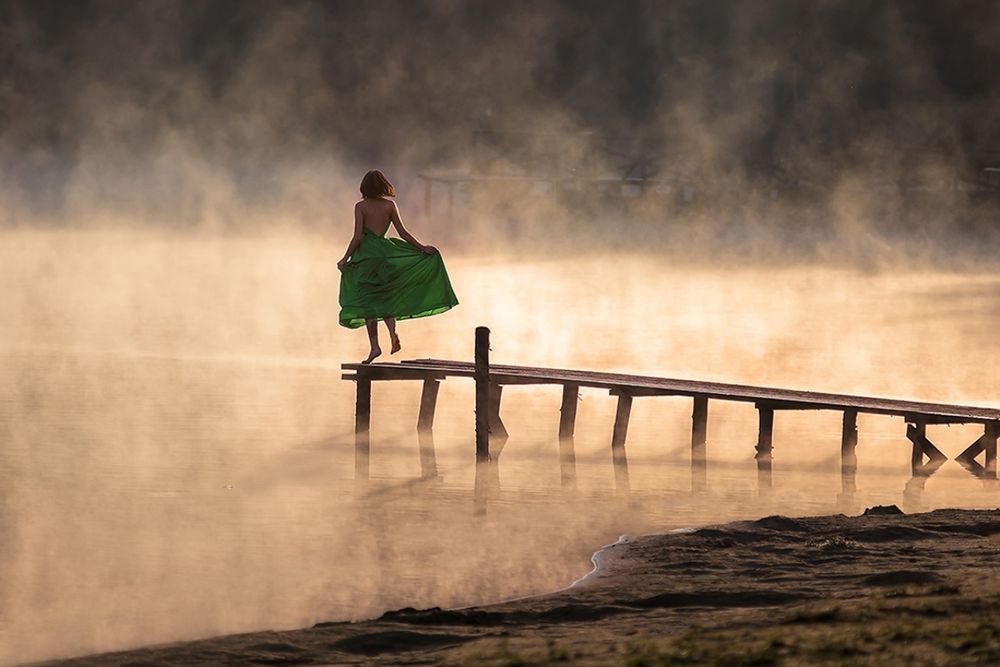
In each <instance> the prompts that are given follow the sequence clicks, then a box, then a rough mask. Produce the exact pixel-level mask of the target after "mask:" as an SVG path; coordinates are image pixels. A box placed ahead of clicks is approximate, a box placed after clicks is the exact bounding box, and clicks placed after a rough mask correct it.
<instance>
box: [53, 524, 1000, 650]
mask: <svg viewBox="0 0 1000 667" xmlns="http://www.w3.org/2000/svg"><path fill="white" fill-rule="evenodd" d="M998 556H1000V510H954V509H946V510H936V511H932V512H927V513H922V514H913V515H904V514H902V513H901V512H899V510H898V509H896V508H895V507H885V508H876V509H869V510H866V513H865V514H862V515H860V516H845V515H842V514H840V515H830V516H819V517H811V518H791V517H785V516H770V517H765V518H762V519H759V520H755V521H741V522H734V523H729V524H724V525H718V526H708V527H703V528H699V529H693V530H684V531H674V532H671V533H667V534H661V535H648V536H637V537H629V536H623V538H622V539H621V540H619V542H618V543H616V544H614V545H611V546H609V547H607V548H605V549H604V550H602V551H601V552H599V553H598V554H596V555H595V561H596V562H597V563H598V564H599V566H598V567H597V568H595V571H594V572H593V573H591V574H590V575H589V576H587V577H585V578H584V579H583V580H582V581H580V582H578V583H577V584H575V585H573V586H571V587H570V588H568V589H566V590H563V591H560V592H557V593H554V594H550V595H544V596H538V597H532V598H526V599H521V600H515V601H511V602H506V603H502V604H495V605H487V606H481V607H470V608H463V609H454V610H446V609H440V608H432V609H411V608H407V609H400V610H396V611H391V612H388V613H385V614H383V615H382V616H381V617H379V618H377V619H373V620H369V621H363V622H356V623H319V624H317V625H315V626H314V627H311V628H306V629H302V630H295V631H290V632H260V633H252V634H244V635H235V636H227V637H219V638H215V639H207V640H203V641H197V642H191V643H183V644H173V645H168V646H159V647H151V648H146V649H141V650H135V651H128V652H121V653H109V654H104V655H98V656H91V657H84V658H79V659H76V660H71V661H66V662H62V663H59V664H65V665H77V666H81V667H82V666H94V667H103V666H107V665H193V664H199V665H226V664H261V665H263V664H271V665H320V664H402V665H416V664H443V665H461V664H486V665H533V664H539V665H544V664H582V665H605V664H623V665H624V664H628V665H687V664H711V665H772V664H773V665H799V664H802V665H805V664H858V665H885V664H911V665H965V664H969V665H972V664H996V663H997V661H998V660H1000V617H998V616H997V614H996V610H997V608H998V604H1000V574H998V573H997V570H996V561H997V557H998ZM47 664H56V663H47Z"/></svg>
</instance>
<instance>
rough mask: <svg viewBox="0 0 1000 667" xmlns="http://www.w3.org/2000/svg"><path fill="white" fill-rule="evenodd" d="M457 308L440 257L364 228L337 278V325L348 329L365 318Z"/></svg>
mask: <svg viewBox="0 0 1000 667" xmlns="http://www.w3.org/2000/svg"><path fill="white" fill-rule="evenodd" d="M457 305H458V299H457V298H455V292H454V291H453V290H452V288H451V281H450V280H448V272H447V270H445V268H444V260H443V259H441V254H440V253H434V254H433V255H425V254H424V253H422V252H421V251H420V250H418V249H417V248H415V247H414V246H412V245H410V244H409V243H407V242H406V241H403V240H401V239H393V238H385V237H383V236H376V235H375V234H373V233H372V232H369V231H368V230H367V229H366V230H365V233H364V237H362V239H361V245H360V246H358V249H357V250H356V251H355V252H354V254H353V255H352V256H351V259H350V261H348V262H347V263H346V264H345V265H344V270H343V272H342V273H341V275H340V324H341V326H345V327H348V328H350V329H356V328H358V327H360V326H362V325H363V324H364V323H365V320H366V319H384V318H386V317H394V318H396V319H397V320H407V319H412V318H414V317H427V316H428V315H437V314H438V313H443V312H444V311H446V310H449V309H451V308H453V307H455V306H457Z"/></svg>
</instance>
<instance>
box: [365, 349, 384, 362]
mask: <svg viewBox="0 0 1000 667" xmlns="http://www.w3.org/2000/svg"><path fill="white" fill-rule="evenodd" d="M381 354H382V348H380V347H373V348H372V351H371V353H370V354H369V355H368V358H367V359H365V360H364V361H362V362H361V363H363V364H370V363H371V362H372V359H375V358H376V357H378V356H380V355H381Z"/></svg>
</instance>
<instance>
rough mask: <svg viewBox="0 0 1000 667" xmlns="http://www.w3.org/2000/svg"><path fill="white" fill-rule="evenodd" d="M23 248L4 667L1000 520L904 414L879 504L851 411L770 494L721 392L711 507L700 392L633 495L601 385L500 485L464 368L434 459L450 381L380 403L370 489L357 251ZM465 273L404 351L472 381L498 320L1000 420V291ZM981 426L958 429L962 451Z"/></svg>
mask: <svg viewBox="0 0 1000 667" xmlns="http://www.w3.org/2000/svg"><path fill="white" fill-rule="evenodd" d="M2 236H3V244H2V246H0V247H2V248H3V250H2V251H0V254H2V260H3V262H2V265H0V287H2V288H3V294H4V295H5V298H4V300H3V302H2V303H0V410H2V415H3V418H2V422H0V429H2V431H0V433H2V434H3V438H2V446H0V663H3V664H12V663H19V662H24V661H29V660H37V659H44V658H52V657H62V656H71V655H80V654H85V653H92V652H98V651H108V650H115V649H122V648H127V647H134V646H140V645H147V644H155V643H163V642H171V641H178V640H186V639H194V638H199V637H207V636H213V635H218V634H226V633H234V632H246V631H252V630H259V629H282V628H295V627H302V626H307V625H310V624H312V623H315V622H318V621H325V620H335V619H357V618H365V617H371V616H375V615H378V614H380V613H381V612H382V611H385V610H387V609H392V608H398V607H402V606H413V607H428V606H435V605H437V606H455V605H465V604H473V603H482V602H487V601H493V600H500V599H505V598H510V597H515V596H522V595H530V594H535V593H541V592H545V591H549V590H553V589H556V588H559V587H562V586H565V585H568V584H569V583H571V582H572V581H573V580H575V579H576V578H578V577H580V576H581V575H583V574H585V573H586V572H587V571H588V570H589V568H590V555H591V553H592V552H593V551H594V550H595V549H597V548H598V547H600V546H601V545H603V544H606V543H608V542H611V541H613V540H614V539H616V538H617V536H618V535H619V534H621V533H641V532H652V531H661V530H666V529H670V528H675V527H680V526H686V525H695V524H704V523H709V522H721V521H727V520H732V519H736V518H751V517H756V516H760V515H765V514H775V513H782V514H790V515H802V514H816V513H827V512H836V511H853V512H857V511H860V510H861V509H863V508H864V507H866V506H869V505H873V504H886V503H895V504H900V505H903V504H904V502H905V504H906V506H907V509H910V510H917V509H931V508H934V507H944V506H960V507H996V506H997V505H998V504H1000V490H998V488H997V487H996V486H995V485H993V484H990V483H989V482H986V481H984V480H981V479H978V478H976V477H974V476H972V475H971V474H969V473H968V472H967V471H966V470H964V469H963V468H962V467H960V466H959V465H958V464H957V463H955V462H954V461H949V462H948V463H946V464H945V465H944V466H943V467H942V468H941V469H940V470H939V471H938V472H936V473H935V474H934V475H933V476H931V477H930V478H929V479H927V480H918V482H921V483H922V484H920V483H918V484H914V481H913V480H911V478H910V477H911V475H910V465H909V453H910V452H909V450H910V445H909V442H908V441H907V440H906V438H905V426H904V424H903V423H902V420H900V419H894V418H888V417H866V416H862V417H861V418H860V419H859V431H860V437H859V445H858V450H857V452H858V458H859V471H858V476H857V492H856V494H855V496H854V497H853V498H850V499H845V498H842V497H841V495H840V492H841V480H840V476H839V470H840V463H839V451H840V415H839V414H837V413H823V412H818V413H802V412H795V413H778V416H777V418H776V424H775V433H774V457H775V458H774V471H773V489H772V490H771V491H770V492H766V491H765V492H762V490H761V489H760V488H759V487H758V478H757V470H756V465H755V462H754V459H753V454H754V449H753V445H754V443H755V440H756V428H757V417H756V412H755V411H754V410H753V408H752V406H747V405H736V404H725V403H715V402H713V403H712V404H711V407H710V418H709V444H708V456H709V460H708V473H707V488H706V490H705V491H704V492H701V493H694V494H693V493H691V487H692V479H691V470H690V467H689V460H690V458H689V457H690V455H689V447H690V416H691V403H690V400H682V399H676V398H640V399H636V401H635V403H634V406H633V414H632V422H631V425H630V430H629V434H628V443H627V450H628V455H629V464H630V487H631V490H630V492H629V493H623V492H621V490H616V487H615V476H614V470H613V467H612V465H611V454H610V446H609V443H610V435H611V425H612V422H613V419H614V410H615V399H614V397H611V396H609V395H608V393H607V392H604V391H597V390H583V391H582V392H581V399H580V404H579V412H578V420H577V436H576V439H575V442H574V449H575V456H576V464H575V468H574V469H573V470H568V469H567V468H566V467H565V466H563V465H561V462H560V455H559V443H558V441H557V438H556V431H557V425H558V414H559V403H560V390H559V389H558V388H537V387H508V388H507V389H506V390H505V392H504V397H503V409H502V414H503V418H504V421H505V423H506V426H507V428H508V430H509V431H510V433H511V437H510V440H509V441H508V442H507V444H506V446H505V448H504V450H503V453H502V455H501V456H500V457H499V459H498V462H497V463H496V464H495V465H493V466H491V467H490V468H489V469H488V470H486V471H481V472H480V474H481V478H480V485H479V489H480V493H478V494H477V493H476V491H475V489H476V469H475V468H476V467H475V465H474V444H473V388H472V384H471V382H468V381H464V380H460V379H452V380H448V381H446V382H445V383H444V384H443V385H442V389H441V394H440V398H439V402H438V415H437V420H436V424H435V432H434V445H435V448H434V460H433V468H431V467H430V465H429V461H428V459H427V458H426V457H425V458H424V459H423V461H422V460H421V455H420V448H419V446H418V442H417V437H416V433H415V422H416V416H417V406H418V402H419V395H420V385H419V383H388V384H376V385H375V388H374V394H373V426H372V452H373V454H372V461H371V473H372V474H371V477H372V478H371V480H370V481H367V482H362V481H359V480H355V479H354V461H353V430H352V429H353V407H354V386H353V383H350V382H345V381H343V380H342V379H341V371H340V363H341V362H343V361H348V360H358V359H361V358H363V356H364V353H365V350H366V342H365V336H364V334H363V333H361V332H357V331H353V332H352V331H347V330H343V329H340V328H338V327H337V326H336V314H337V309H336V284H337V283H336V281H337V273H336V270H335V268H334V267H333V262H334V260H335V259H336V257H337V256H338V251H339V250H340V247H339V245H338V246H336V247H334V246H333V245H331V244H330V243H328V242H327V241H326V240H324V239H320V238H311V237H304V236H293V235H288V236H267V237H258V238H243V239H232V238H225V237H217V236H215V237H199V238H195V237H191V236H178V235H173V236H171V235H152V234H137V233H125V232H116V233H112V232H70V231H62V232H53V231H48V232H40V231H10V232H5V233H3V235H2ZM338 242H339V239H338ZM446 261H447V262H448V266H449V270H450V272H451V275H452V279H453V282H454V284H455V288H456V292H457V293H458V296H459V299H460V300H461V302H462V303H461V305H460V306H459V307H458V308H456V309H455V310H453V311H451V312H450V313H447V314H445V315H442V316H439V317H435V318H429V319H426V320H421V321H414V322H405V323H401V325H400V333H401V335H402V338H403V344H404V351H403V353H402V354H401V355H400V356H402V357H404V358H420V357H438V358H455V359H466V360H471V358H472V348H473V329H474V327H475V326H476V325H487V326H489V327H490V328H491V330H492V340H493V352H492V358H493V361H494V362H497V363H516V364H525V365H541V366H555V367H572V368H583V369H592V370H617V371H625V372H630V371H631V372H636V373H642V374H647V375H663V376H669V377H681V378H692V379H705V380H717V381H731V382H742V383H749V384H763V385H774V386H787V387H794V388H803V389H810V390H817V391H833V392H846V393H861V394H871V395H877V396H889V397H899V398H912V399H918V400H928V401H941V402H955V403H968V404H972V405H985V406H1000V391H998V390H1000V377H998V376H997V375H996V373H995V372H994V370H993V369H995V368H997V367H998V361H1000V351H998V348H997V346H996V343H995V341H996V338H997V333H998V325H1000V276H997V275H986V274H971V273H946V272H932V271H924V272H901V271H883V272H859V271H855V270H850V269H843V268H830V267H816V266H789V265H782V266H763V265H754V266H749V267H746V266H744V267H739V266H724V265H718V264H714V265H710V266H709V265H705V264H695V263H691V262H677V261H670V260H667V259H664V258H661V257H658V256H655V255H652V254H651V255H641V254H631V255H630V254H621V253H619V254H614V255H608V256H600V255H590V256H587V257H584V258H579V257H565V258H564V257H558V256H557V257H553V258H551V259H546V260H541V259H538V258H514V257H507V258H482V257H467V256H461V255H459V254H457V253H455V254H454V255H453V256H449V255H446ZM383 336H384V333H383ZM980 432H981V429H980V430H979V431H977V429H976V428H974V427H964V426H963V427H959V426H953V427H944V426H932V427H930V428H929V430H928V433H929V436H930V437H931V439H932V440H933V441H934V442H935V443H936V444H937V445H938V446H939V447H940V448H941V449H942V450H943V451H944V452H945V453H946V454H948V455H949V458H951V457H954V455H956V454H957V453H958V452H960V451H961V450H962V449H964V448H965V447H966V446H967V445H968V444H970V443H971V442H972V441H973V440H975V439H976V437H978V435H979V434H980ZM431 473H434V474H431ZM569 473H573V475H572V477H573V478H572V480H570V479H568V476H569ZM921 486H922V488H921ZM907 488H908V489H909V493H908V494H907V495H906V496H905V498H904V489H907Z"/></svg>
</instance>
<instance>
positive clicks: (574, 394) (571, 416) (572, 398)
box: [559, 384, 580, 440]
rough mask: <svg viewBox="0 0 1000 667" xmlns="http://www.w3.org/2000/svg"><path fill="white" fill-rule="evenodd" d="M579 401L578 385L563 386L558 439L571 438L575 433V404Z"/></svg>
mask: <svg viewBox="0 0 1000 667" xmlns="http://www.w3.org/2000/svg"><path fill="white" fill-rule="evenodd" d="M579 399H580V385H577V384H564V385H563V393H562V406H560V408H559V439H560V440H563V439H565V438H572V437H573V434H574V432H575V431H576V404H577V402H578V401H579Z"/></svg>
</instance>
